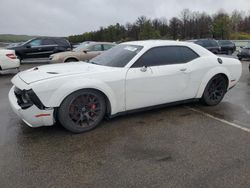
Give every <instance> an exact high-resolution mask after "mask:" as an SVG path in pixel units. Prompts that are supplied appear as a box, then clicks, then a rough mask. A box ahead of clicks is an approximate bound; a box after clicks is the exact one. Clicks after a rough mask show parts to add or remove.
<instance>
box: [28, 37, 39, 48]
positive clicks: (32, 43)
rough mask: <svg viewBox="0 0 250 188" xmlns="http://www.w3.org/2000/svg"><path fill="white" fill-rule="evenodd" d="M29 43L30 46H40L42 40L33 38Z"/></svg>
mask: <svg viewBox="0 0 250 188" xmlns="http://www.w3.org/2000/svg"><path fill="white" fill-rule="evenodd" d="M29 44H30V46H31V47H36V46H41V44H42V40H40V39H35V40H32V41H31V42H30V43H29Z"/></svg>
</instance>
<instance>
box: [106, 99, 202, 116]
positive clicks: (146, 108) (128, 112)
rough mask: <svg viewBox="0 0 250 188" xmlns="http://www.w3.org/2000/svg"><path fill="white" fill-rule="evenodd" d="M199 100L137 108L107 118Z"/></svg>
mask: <svg viewBox="0 0 250 188" xmlns="http://www.w3.org/2000/svg"><path fill="white" fill-rule="evenodd" d="M199 100H200V99H187V100H182V101H177V102H171V103H165V104H160V105H155V106H149V107H144V108H138V109H134V110H128V111H124V112H118V113H117V114H113V115H109V116H108V118H110V119H111V118H114V117H117V116H122V115H127V114H132V113H138V112H143V111H150V110H154V109H160V108H164V107H170V106H176V105H180V104H187V103H191V102H198V101H199Z"/></svg>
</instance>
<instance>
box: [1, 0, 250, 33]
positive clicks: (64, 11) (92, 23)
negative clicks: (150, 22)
mask: <svg viewBox="0 0 250 188" xmlns="http://www.w3.org/2000/svg"><path fill="white" fill-rule="evenodd" d="M183 9H189V10H191V11H199V12H203V11H205V12H207V13H209V14H214V13H215V12H217V11H218V10H224V11H226V12H228V13H231V12H232V11H233V10H235V9H237V10H240V11H245V12H249V10H250V0H237V1H236V0H0V34H27V35H42V36H69V35H74V34H81V33H84V32H87V31H93V30H97V29H99V28H100V27H101V26H104V27H105V26H108V25H111V24H116V23H120V24H126V23H127V22H134V21H135V20H136V19H137V18H138V17H139V16H142V15H145V16H146V17H148V18H161V17H165V18H167V19H171V18H172V17H173V16H177V17H178V16H180V12H181V11H182V10H183Z"/></svg>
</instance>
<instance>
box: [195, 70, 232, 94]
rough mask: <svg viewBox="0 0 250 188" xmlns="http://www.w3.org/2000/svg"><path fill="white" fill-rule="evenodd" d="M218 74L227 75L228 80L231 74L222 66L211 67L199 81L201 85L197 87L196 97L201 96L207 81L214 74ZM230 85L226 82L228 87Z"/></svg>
mask: <svg viewBox="0 0 250 188" xmlns="http://www.w3.org/2000/svg"><path fill="white" fill-rule="evenodd" d="M218 74H224V75H225V76H227V78H228V80H229V81H230V78H231V75H230V73H229V71H228V70H227V69H226V68H224V67H215V68H213V69H211V70H210V71H209V72H207V74H206V75H205V76H204V77H203V80H202V82H201V85H200V87H199V89H198V92H197V95H196V98H201V97H202V95H203V93H204V90H205V88H206V86H207V84H208V82H209V81H210V80H211V79H212V78H213V77H214V76H215V75H218ZM229 87H230V83H228V88H229Z"/></svg>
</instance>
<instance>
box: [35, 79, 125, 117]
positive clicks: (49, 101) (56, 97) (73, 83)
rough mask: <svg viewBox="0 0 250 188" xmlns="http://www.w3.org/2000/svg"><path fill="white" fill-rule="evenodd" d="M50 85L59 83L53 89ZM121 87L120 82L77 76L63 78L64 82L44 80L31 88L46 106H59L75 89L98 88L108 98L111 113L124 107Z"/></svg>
mask: <svg viewBox="0 0 250 188" xmlns="http://www.w3.org/2000/svg"><path fill="white" fill-rule="evenodd" d="M51 85H52V86H53V85H59V87H56V89H54V88H53V87H51ZM111 85H112V86H111ZM121 87H123V84H121V83H111V84H110V85H108V84H107V83H104V82H102V81H99V80H96V79H92V78H78V79H73V80H67V81H65V80H64V82H62V81H59V82H57V81H50V83H49V85H48V83H47V82H44V83H43V84H42V85H41V83H40V84H35V85H33V87H32V88H33V90H34V92H35V93H36V94H37V96H38V98H39V99H40V100H41V102H42V103H43V104H44V105H45V106H46V107H52V108H54V107H59V106H60V105H61V103H62V101H63V100H64V99H65V98H66V97H67V96H68V95H70V94H71V93H73V92H75V91H78V90H81V89H96V90H99V91H101V92H102V93H103V94H105V95H106V97H107V98H108V100H109V102H110V105H111V115H112V114H115V113H117V112H119V111H122V110H123V109H124V108H125V107H124V101H123V97H124V96H123V95H124V92H123V89H122V88H121ZM115 92H116V93H115Z"/></svg>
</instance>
